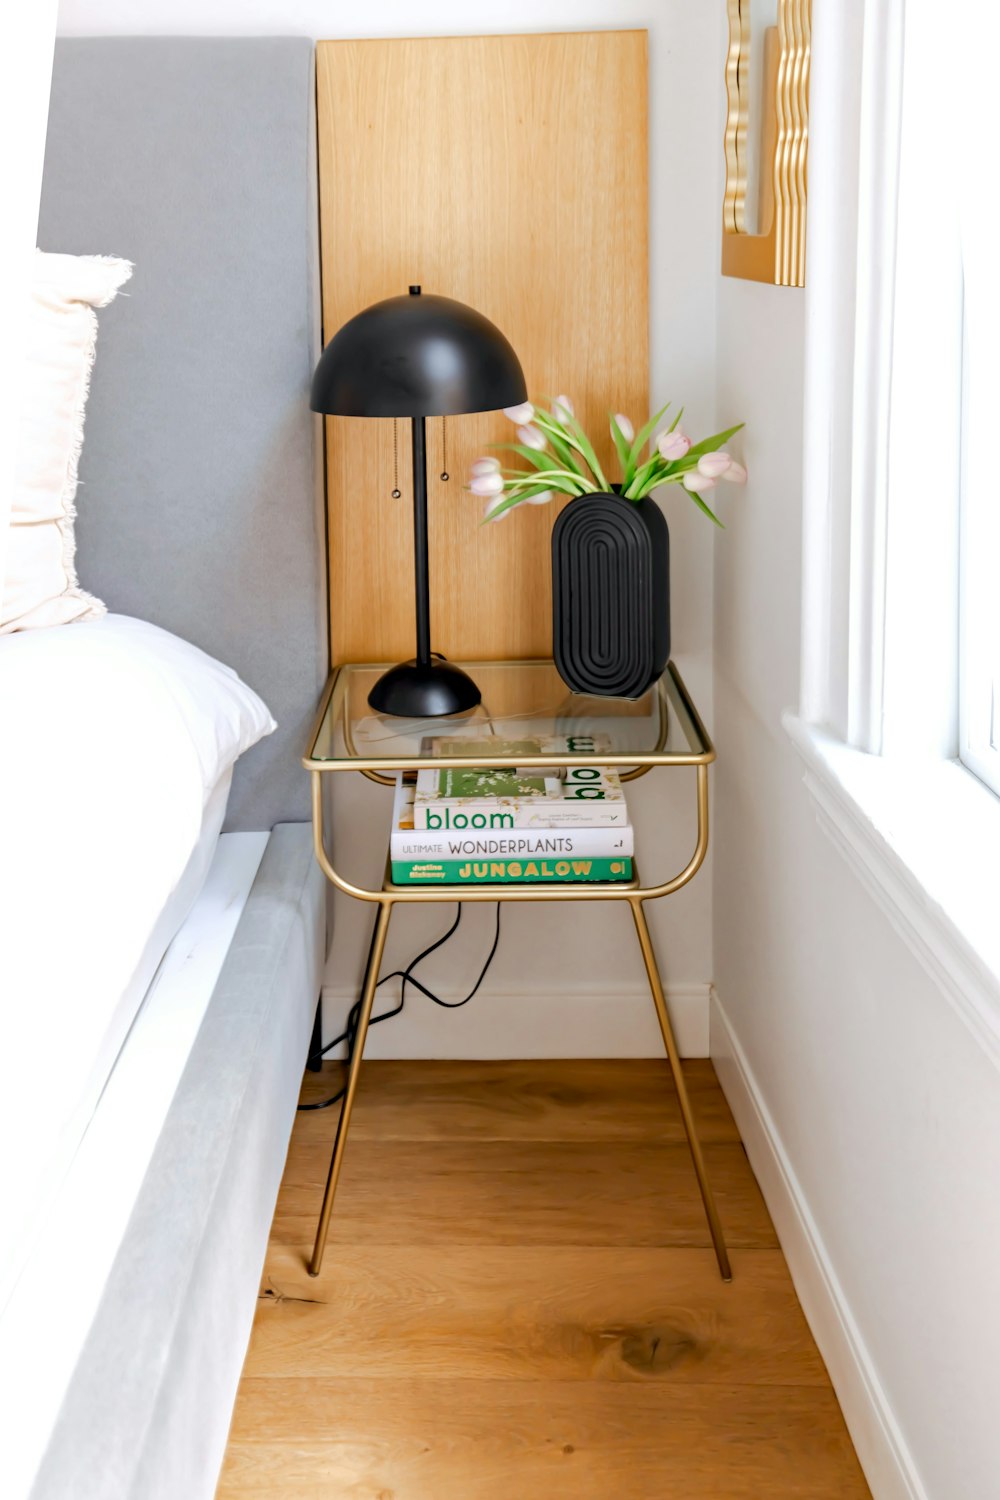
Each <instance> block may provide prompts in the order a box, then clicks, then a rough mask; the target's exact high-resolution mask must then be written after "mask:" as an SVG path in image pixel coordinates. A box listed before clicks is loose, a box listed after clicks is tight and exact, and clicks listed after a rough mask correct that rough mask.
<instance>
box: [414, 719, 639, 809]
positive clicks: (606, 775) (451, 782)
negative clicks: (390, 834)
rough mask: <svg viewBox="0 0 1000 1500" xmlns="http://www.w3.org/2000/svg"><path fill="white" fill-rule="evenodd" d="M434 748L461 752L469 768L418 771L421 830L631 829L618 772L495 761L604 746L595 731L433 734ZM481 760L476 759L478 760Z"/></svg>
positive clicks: (444, 753)
mask: <svg viewBox="0 0 1000 1500" xmlns="http://www.w3.org/2000/svg"><path fill="white" fill-rule="evenodd" d="M429 748H430V749H431V750H432V751H433V753H435V754H437V755H440V756H441V757H442V758H444V757H445V756H449V757H450V756H453V755H461V756H463V757H468V758H469V760H470V762H472V763H471V764H470V765H469V766H468V767H466V766H462V767H460V768H458V769H451V770H450V769H447V768H445V767H441V768H435V769H431V770H423V771H419V772H418V773H417V785H416V795H415V797H414V802H413V826H414V828H415V829H416V830H417V831H420V832H424V831H433V832H446V833H470V832H471V833H485V832H490V833H496V832H502V831H503V830H505V829H511V828H547V829H554V828H625V827H626V826H627V824H628V812H627V810H626V807H625V793H624V792H623V791H622V788H621V782H620V780H619V777H618V773H617V771H614V770H612V769H610V768H608V767H605V766H590V765H570V766H567V767H566V769H565V771H555V770H553V771H551V772H549V771H548V770H547V769H546V770H542V769H539V770H534V769H530V768H517V767H516V766H515V767H490V765H489V760H490V758H491V757H494V756H503V757H504V758H515V757H516V756H518V755H524V756H525V757H528V756H531V755H539V754H543V755H560V754H571V755H572V754H580V753H581V752H589V753H599V751H600V749H601V748H607V747H606V745H604V746H601V745H599V744H598V742H597V741H596V740H594V739H593V738H591V737H590V736H572V735H570V736H560V737H556V738H546V739H537V740H519V741H509V740H495V739H494V740H481V741H470V740H454V739H452V740H445V739H441V740H431V741H430V742H429ZM480 758H481V761H482V763H481V764H478V765H477V764H475V761H479V760H480Z"/></svg>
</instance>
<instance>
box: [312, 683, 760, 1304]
mask: <svg viewBox="0 0 1000 1500" xmlns="http://www.w3.org/2000/svg"><path fill="white" fill-rule="evenodd" d="M509 665H510V666H512V667H514V666H518V665H522V664H519V663H510V664H509ZM523 665H541V664H535V663H526V664H523ZM356 670H359V669H358V668H356V667H353V666H350V665H345V666H342V667H337V668H335V669H334V671H333V672H332V673H331V675H330V678H329V680H328V682H327V685H326V688H325V690H324V693H323V696H322V698H321V699H320V704H319V708H318V709H317V712H316V717H315V720H314V721H313V725H312V728H311V730H310V734H309V741H308V745H309V748H308V751H307V753H306V754H305V755H304V756H303V758H302V764H303V766H304V767H305V769H306V770H307V771H308V772H309V773H310V777H311V780H312V823H313V847H314V849H315V853H316V859H317V862H318V864H319V866H320V869H321V870H322V871H323V874H324V875H325V876H326V878H327V879H328V880H329V881H330V882H331V883H332V884H333V885H334V886H336V888H337V889H338V890H340V891H343V892H344V894H345V895H348V896H352V897H354V899H355V900H358V901H369V902H372V903H374V904H375V905H376V906H377V908H378V911H377V915H376V920H375V925H374V930H373V932H372V939H371V946H370V947H369V950H368V958H367V962H366V964H365V976H364V981H363V985H362V991H361V1008H360V1014H359V1019H358V1029H357V1035H356V1039H355V1045H354V1051H353V1054H352V1057H351V1063H350V1067H349V1069H348V1075H347V1085H346V1089H345V1092H344V1099H343V1103H342V1105H341V1110H340V1117H339V1119H338V1121H337V1130H336V1134H335V1136H334V1141H333V1151H332V1153H331V1157H330V1169H329V1172H328V1174H327V1181H326V1188H325V1191H324V1194H323V1204H322V1208H321V1210H320V1216H319V1223H318V1225H317V1228H316V1239H315V1243H314V1246H313V1252H312V1257H311V1259H310V1260H309V1263H308V1270H309V1274H310V1276H318V1275H319V1273H320V1268H321V1266H322V1263H323V1253H324V1250H325V1248H326V1238H327V1231H328V1229H329V1225H330V1216H331V1214H332V1212H333V1202H334V1198H335V1196H336V1192H337V1183H338V1182H339V1180H340V1173H341V1169H342V1167H343V1163H344V1153H345V1149H346V1145H347V1135H348V1131H349V1129H350V1123H351V1113H352V1111H353V1109H354V1100H355V1096H356V1094H357V1088H358V1079H359V1077H360V1074H361V1060H362V1057H363V1055H364V1050H365V1042H366V1040H367V1036H368V1026H369V1023H370V1021H371V1014H372V1007H373V1005H374V1002H375V990H376V986H377V984H378V975H379V969H380V967H381V964H382V955H383V952H384V950H385V940H386V934H387V933H388V930H389V920H390V917H391V915H392V909H393V907H394V906H395V905H397V903H398V904H409V903H428V902H442V901H457V902H465V901H504V902H507V901H627V902H628V904H629V909H630V911H631V913H632V919H633V922H634V924H635V931H636V936H637V938H638V941H639V948H640V950H641V952H642V959H643V964H644V965H645V969H646V975H647V978H648V980H649V988H650V992H651V994H652V999H653V1005H654V1007H655V1010H656V1018H657V1020H658V1022H659V1026H660V1032H661V1034H662V1036H663V1043H664V1047H665V1048H666V1053H667V1058H668V1060H669V1063H670V1070H671V1074H672V1076H673V1081H674V1087H675V1089H676V1090H677V1098H678V1103H679V1105H680V1111H681V1118H682V1119H683V1122H684V1130H685V1133H686V1136H687V1142H688V1147H689V1149H690V1152H691V1160H692V1163H693V1166H694V1170H695V1175H696V1176H697V1179H698V1187H699V1190H700V1192H701V1198H702V1202H703V1204H704V1207H705V1216H706V1218H707V1220H708V1227H709V1231H710V1233H711V1236H712V1244H713V1246H714V1248H715V1255H716V1259H717V1261H718V1265H719V1274H720V1275H721V1277H722V1279H723V1280H724V1281H731V1280H732V1269H731V1267H730V1262H729V1255H728V1252H727V1250H726V1242H725V1238H724V1236H723V1232H722V1224H721V1221H720V1219H719V1212H718V1209H717V1208H716V1204H715V1197H714V1195H713V1193H712V1188H711V1184H710V1183H709V1180H708V1173H707V1170H706V1167H705V1158H704V1153H703V1151H702V1147H701V1142H700V1140H699V1138H698V1132H697V1129H696V1127H695V1122H694V1116H693V1113H692V1110H691V1101H690V1099H689V1097H688V1092H687V1086H686V1084H685V1082H684V1074H683V1071H682V1068H681V1059H680V1053H679V1052H678V1050H677V1042H676V1039H675V1037H674V1031H673V1027H672V1026H671V1024H670V1016H669V1014H668V1012H667V1004H666V999H665V997H664V992H663V983H662V980H661V978H660V971H659V966H658V964H657V961H656V953H655V951H654V948H653V941H652V936H651V934H650V931H649V926H648V924H647V922H646V915H645V912H644V911H643V902H644V901H655V900H658V899H659V898H660V897H661V896H669V895H671V894H672V893H673V892H674V891H678V890H680V889H681V887H682V886H684V885H687V883H688V881H689V880H691V879H692V877H693V876H694V875H695V874H696V873H697V871H698V870H699V869H700V867H701V864H702V862H703V861H704V858H705V854H706V851H707V849H708V768H709V766H710V765H711V763H712V762H713V761H714V760H715V749H714V747H713V745H712V742H711V739H710V738H709V736H708V733H707V732H706V730H705V726H704V725H703V724H702V722H701V718H700V716H699V714H698V711H697V709H696V708H695V706H694V704H693V702H692V701H691V697H690V694H689V693H688V691H687V688H686V687H685V686H684V682H683V680H682V678H681V676H680V673H679V672H678V671H677V669H676V667H675V666H674V664H673V662H670V663H669V664H668V666H667V673H666V674H665V676H669V679H670V683H671V686H672V689H673V690H674V692H675V693H676V694H677V696H678V697H679V700H680V702H681V703H682V704H683V707H684V710H685V712H686V714H687V715H688V717H689V719H690V722H691V724H692V726H693V728H694V730H695V732H696V734H697V736H698V738H699V740H700V742H701V748H700V749H689V750H687V751H671V750H667V749H666V748H665V744H666V737H667V723H666V717H665V715H666V706H665V705H664V704H663V701H662V696H660V697H658V701H659V702H660V704H661V710H660V711H661V722H660V734H659V739H658V743H657V745H656V747H655V748H653V749H651V750H647V751H640V750H629V751H621V752H618V751H616V752H612V753H605V752H603V751H602V752H601V753H600V755H599V756H596V757H595V755H594V754H593V753H590V754H589V755H585V756H579V755H578V756H575V757H574V756H571V755H563V756H558V755H555V756H553V755H524V754H519V755H518V756H517V759H516V764H517V765H518V766H527V765H530V766H536V767H539V768H541V767H546V766H548V767H552V766H564V765H573V764H580V763H581V760H583V761H585V762H589V763H591V764H593V763H594V761H595V759H597V760H599V763H600V764H601V765H609V766H616V767H618V768H619V770H620V773H621V777H622V780H634V779H635V778H636V777H638V776H643V775H645V774H646V773H647V772H648V771H651V770H653V769H656V768H662V767H666V766H693V767H694V768H695V772H696V800H697V813H698V833H697V839H696V842H695V847H694V852H693V854H692V855H691V858H690V859H689V860H688V862H687V864H686V865H685V866H684V868H683V869H682V870H681V871H680V873H679V874H677V875H675V876H673V877H672V878H671V879H669V880H665V881H662V882H660V883H659V884H657V885H649V886H645V885H643V884H642V881H641V879H640V876H639V872H638V867H637V866H636V865H635V863H634V862H633V876H632V878H631V879H630V880H622V881H614V882H603V881H592V882H590V881H588V882H587V883H585V884H584V883H568V884H566V883H564V884H558V885H557V884H551V885H550V884H545V883H543V882H539V883H538V884H530V885H529V884H525V885H503V886H502V887H501V886H497V885H479V886H467V885H433V886H426V887H414V886H410V885H407V886H401V885H397V884H395V883H394V882H393V880H392V878H391V863H390V861H389V859H388V858H387V860H386V873H385V878H384V879H383V882H382V886H381V889H379V890H370V889H368V888H367V887H365V886H359V885H355V884H354V883H353V882H352V881H350V880H348V879H347V878H346V877H345V876H343V875H341V874H340V872H339V871H338V870H337V869H336V868H335V866H334V864H333V862H332V860H331V859H330V857H329V855H328V853H327V849H326V837H325V831H324V815H323V777H324V775H329V774H340V773H342V772H344V771H359V772H361V773H362V774H363V775H365V776H367V777H369V778H370V779H371V780H373V781H377V782H380V783H382V784H384V785H389V786H392V785H395V775H394V774H393V775H387V774H385V773H386V772H387V771H392V772H396V771H400V770H404V771H406V770H423V769H427V768H435V767H436V768H438V769H447V768H456V767H457V768H461V767H462V766H463V765H465V764H467V763H468V762H467V761H463V760H462V759H449V758H447V757H439V756H429V755H399V756H394V757H391V758H387V757H365V756H363V755H359V754H358V753H357V751H356V750H355V747H354V744H353V741H352V739H351V730H350V722H349V719H348V718H347V717H346V715H345V722H344V726H343V729H344V737H345V744H346V750H347V753H346V755H345V756H344V757H342V758H338V759H332V758H325V757H322V756H318V755H317V754H316V745H317V741H318V739H319V736H320V734H321V732H322V730H323V727H324V723H325V720H326V717H327V713H328V710H329V708H330V705H331V702H332V701H333V695H334V690H335V688H336V687H337V684H338V681H340V680H342V676H343V674H345V673H349V672H351V671H356ZM471 670H473V671H474V670H475V668H474V667H472V668H471ZM654 691H658V689H654ZM496 764H497V765H498V766H501V765H503V764H504V760H503V758H502V757H498V758H497V760H496ZM510 764H514V762H513V761H511V762H510ZM501 891H502V894H501Z"/></svg>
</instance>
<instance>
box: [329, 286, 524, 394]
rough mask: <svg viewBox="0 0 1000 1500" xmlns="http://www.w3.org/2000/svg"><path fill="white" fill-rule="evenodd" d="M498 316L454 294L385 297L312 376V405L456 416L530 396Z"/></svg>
mask: <svg viewBox="0 0 1000 1500" xmlns="http://www.w3.org/2000/svg"><path fill="white" fill-rule="evenodd" d="M527 394H528V393H527V390H526V388H525V383H524V374H523V372H522V370H521V366H520V363H519V362H518V358H517V355H516V354H515V353H514V350H513V349H512V348H511V346H510V344H509V343H508V342H507V340H506V339H505V338H504V336H503V334H502V333H501V332H500V330H499V328H497V326H496V324H494V323H491V322H490V320H489V319H488V318H484V317H483V315H482V313H479V312H476V310H475V308H473V307H467V306H466V304H465V303H464V302H456V301H454V300H453V298H451V297H435V296H424V295H421V294H420V289H419V287H411V288H410V292H409V295H408V296H405V297H387V298H386V299H385V301H384V302H376V303H374V304H373V305H372V306H371V307H366V308H365V309H364V311H363V312H359V313H358V314H357V315H356V316H355V317H353V318H351V320H350V321H349V322H347V323H345V324H344V326H343V327H342V328H340V329H339V330H338V331H337V332H336V333H335V334H334V336H333V338H332V339H331V340H330V342H329V343H328V344H327V346H326V348H325V349H324V350H323V354H322V356H321V358H320V361H319V364H318V365H317V366H316V373H315V375H314V376H313V383H312V399H311V403H310V404H311V406H312V409H313V411H319V412H325V413H327V414H328V415H330V416H338V417H453V416H461V415H467V414H469V413H471V412H477V411H499V410H500V408H501V407H504V406H518V405H520V403H521V402H522V401H526V400H527Z"/></svg>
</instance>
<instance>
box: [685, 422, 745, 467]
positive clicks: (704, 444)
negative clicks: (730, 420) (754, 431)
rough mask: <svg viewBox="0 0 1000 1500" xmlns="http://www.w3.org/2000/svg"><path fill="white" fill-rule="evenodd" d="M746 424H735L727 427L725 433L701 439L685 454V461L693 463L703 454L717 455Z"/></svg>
mask: <svg viewBox="0 0 1000 1500" xmlns="http://www.w3.org/2000/svg"><path fill="white" fill-rule="evenodd" d="M745 425H746V424H745V423H744V422H737V424H736V426H735V427H727V428H726V430H725V432H717V433H716V434H715V436H714V437H707V438H702V440H701V442H700V443H693V444H692V446H691V447H690V448H689V449H688V451H687V452H686V453H685V455H684V458H685V461H687V460H688V459H692V458H693V459H694V461H695V463H697V462H698V459H699V458H701V456H702V454H703V453H717V452H718V451H719V449H720V448H721V447H722V446H723V444H724V443H727V442H728V441H729V439H730V438H731V437H733V436H734V434H735V433H737V432H740V431H741V430H742V428H743V427H744V426H745Z"/></svg>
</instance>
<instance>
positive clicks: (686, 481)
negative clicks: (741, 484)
mask: <svg viewBox="0 0 1000 1500" xmlns="http://www.w3.org/2000/svg"><path fill="white" fill-rule="evenodd" d="M681 483H682V484H683V486H684V488H685V489H686V490H690V491H691V493H692V494H693V495H700V494H701V493H702V491H703V490H714V489H715V483H716V482H715V480H714V479H713V478H712V476H711V475H710V474H701V473H699V472H698V470H697V469H692V470H691V472H690V474H685V475H684V478H683V479H682V480H681Z"/></svg>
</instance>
